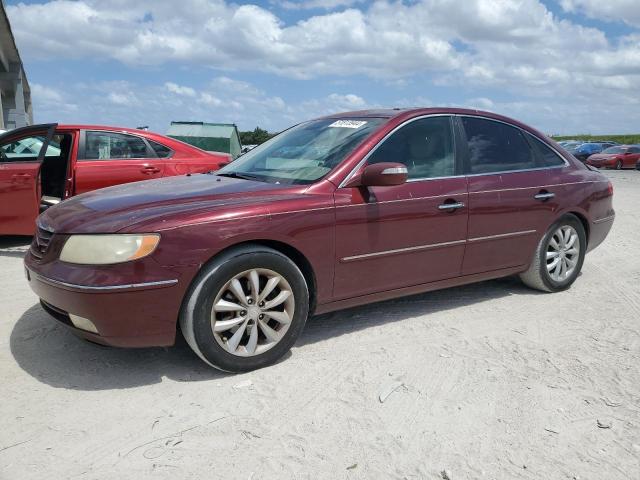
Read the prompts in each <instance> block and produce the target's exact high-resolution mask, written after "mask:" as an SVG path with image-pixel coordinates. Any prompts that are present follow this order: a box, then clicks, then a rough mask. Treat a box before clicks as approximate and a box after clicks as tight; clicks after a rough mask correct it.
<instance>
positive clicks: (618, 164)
mask: <svg viewBox="0 0 640 480" xmlns="http://www.w3.org/2000/svg"><path fill="white" fill-rule="evenodd" d="M616 170H622V160H618V161H617V162H616Z"/></svg>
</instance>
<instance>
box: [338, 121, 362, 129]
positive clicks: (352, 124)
mask: <svg viewBox="0 0 640 480" xmlns="http://www.w3.org/2000/svg"><path fill="white" fill-rule="evenodd" d="M366 124H367V122H366V121H364V120H337V121H335V122H333V123H332V124H331V125H329V126H330V127H334V128H360V127H361V126H363V125H366Z"/></svg>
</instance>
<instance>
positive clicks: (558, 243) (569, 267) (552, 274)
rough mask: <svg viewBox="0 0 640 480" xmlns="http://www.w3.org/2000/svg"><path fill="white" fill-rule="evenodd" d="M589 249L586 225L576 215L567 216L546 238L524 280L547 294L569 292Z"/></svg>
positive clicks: (523, 275) (556, 224) (525, 273)
mask: <svg viewBox="0 0 640 480" xmlns="http://www.w3.org/2000/svg"><path fill="white" fill-rule="evenodd" d="M586 249H587V237H586V233H585V230H584V227H583V226H582V223H581V222H580V220H578V218H576V217H575V216H574V215H566V216H564V217H562V218H561V219H560V220H559V221H557V222H556V223H554V224H553V225H552V226H551V228H549V230H548V231H547V233H546V234H545V235H544V236H543V237H542V239H541V240H540V242H539V243H538V246H537V248H536V252H535V254H534V257H533V260H532V262H531V265H530V266H529V269H528V270H527V271H526V272H524V273H521V274H520V278H521V279H522V281H523V282H524V283H525V284H526V285H528V286H529V287H531V288H535V289H537V290H542V291H544V292H559V291H561V290H566V289H567V288H569V287H570V286H571V284H572V283H573V282H574V281H575V280H576V278H577V277H578V274H579V273H580V270H581V269H582V263H583V262H584V256H585V252H586Z"/></svg>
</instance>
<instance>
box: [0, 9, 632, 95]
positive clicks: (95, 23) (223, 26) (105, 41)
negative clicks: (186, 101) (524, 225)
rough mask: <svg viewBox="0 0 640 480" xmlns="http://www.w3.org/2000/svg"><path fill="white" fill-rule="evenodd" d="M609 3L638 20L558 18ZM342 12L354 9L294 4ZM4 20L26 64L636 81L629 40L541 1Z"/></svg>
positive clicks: (78, 12)
mask: <svg viewBox="0 0 640 480" xmlns="http://www.w3.org/2000/svg"><path fill="white" fill-rule="evenodd" d="M614 3H615V4H616V5H618V7H620V11H624V12H627V11H629V15H630V16H629V17H628V18H636V17H634V16H633V15H639V14H638V13H635V14H634V12H637V11H640V10H638V9H637V8H636V9H635V10H634V9H633V8H630V7H629V5H631V4H632V3H637V0H633V1H631V0H628V1H624V0H612V1H608V2H601V1H599V2H595V0H594V1H590V0H563V6H564V8H566V9H568V10H569V9H583V10H587V11H594V12H596V13H597V12H598V11H597V10H596V8H600V9H601V10H602V9H605V10H606V11H609V10H611V11H612V12H613V11H618V10H615V9H613V8H612V9H609V7H605V6H606V5H613V4H614ZM347 4H353V5H359V4H358V3H356V2H351V1H348V0H347V1H341V0H314V1H312V2H302V3H296V5H298V6H299V7H301V8H303V7H309V6H314V5H315V6H317V7H320V6H325V7H327V8H328V7H330V6H332V5H333V6H337V5H343V6H345V5H347ZM598 5H599V6H600V7H598ZM7 11H8V13H9V15H10V17H11V20H12V25H13V30H14V33H15V35H16V37H17V39H18V43H19V45H20V47H21V49H22V50H23V52H24V54H27V55H30V56H32V57H34V58H52V57H55V58H60V57H61V56H62V57H65V56H67V57H80V58H89V59H91V60H98V61H99V60H101V59H103V60H109V59H115V60H117V61H121V62H124V63H126V64H128V65H131V66H139V65H160V64H166V63H168V62H172V63H176V62H177V63H178V64H184V65H202V66H210V67H214V68H218V69H228V70H254V71H255V70H258V71H266V72H271V73H276V74H278V75H283V76H287V77H292V78H313V77H318V76H351V75H358V74H360V75H366V76H370V77H374V78H382V79H385V80H386V81H388V82H393V81H402V80H403V79H406V78H409V77H411V76H412V75H414V74H417V73H424V72H427V73H437V74H439V75H441V78H440V81H441V82H446V83H451V82H452V81H453V82H455V83H465V84H470V85H487V84H499V85H504V86H507V87H508V86H510V85H514V84H515V85H516V86H517V88H519V87H540V86H544V85H556V84H560V85H578V86H579V87H583V86H584V88H590V86H592V85H596V84H598V83H601V82H600V78H602V77H606V76H608V75H616V76H617V75H621V74H622V75H636V76H637V75H640V61H638V56H639V55H640V40H639V39H638V38H637V37H635V36H629V37H626V38H623V39H621V40H620V41H617V42H616V43H612V41H610V40H609V39H607V38H606V36H605V35H604V33H603V32H601V31H599V30H597V29H595V28H587V27H583V26H580V25H576V24H574V23H571V22H569V21H567V20H560V19H558V18H556V17H554V15H553V14H552V13H551V12H550V11H549V10H548V9H547V8H546V7H545V6H544V5H543V4H542V3H541V2H540V0H501V1H495V0H469V1H466V2H460V1H459V0H423V1H419V2H411V3H403V2H387V1H382V0H381V1H377V2H374V3H373V4H372V5H371V6H370V7H368V8H366V9H362V10H360V9H356V8H347V9H346V10H343V11H340V12H329V13H325V14H321V15H314V16H310V17H307V18H305V19H303V20H301V21H299V22H297V23H294V24H290V25H287V24H285V23H284V22H283V21H282V20H281V19H280V18H278V17H277V16H276V15H274V14H273V13H272V12H270V11H268V10H266V9H264V8H261V7H259V6H256V5H235V4H231V3H225V2H224V1H222V0H217V1H206V0H183V1H182V3H181V8H180V9H176V8H175V7H174V4H173V2H169V1H157V0H155V1H154V0H140V1H138V2H135V3H133V4H132V3H131V2H127V1H125V0H100V1H98V0H80V1H77V2H69V1H66V0H53V1H50V2H48V3H44V4H22V3H20V4H18V5H10V6H7ZM620 16H621V17H622V16H623V14H622V13H620ZM60 18H64V19H65V28H60V22H59V19H60ZM625 18H626V17H625ZM69 45H73V48H68V46H69ZM620 69H622V70H623V71H622V72H621V71H620ZM616 83H617V84H622V83H621V82H616ZM627 83H628V84H629V86H630V87H631V88H635V86H636V85H637V82H636V81H634V80H628V82H627ZM168 88H169V87H168ZM183 94H185V95H190V94H189V93H188V92H186V91H185V92H183Z"/></svg>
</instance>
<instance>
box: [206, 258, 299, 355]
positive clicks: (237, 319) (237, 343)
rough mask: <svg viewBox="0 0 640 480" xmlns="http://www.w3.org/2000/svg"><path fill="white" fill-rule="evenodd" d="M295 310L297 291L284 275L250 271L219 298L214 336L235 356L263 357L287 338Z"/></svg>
mask: <svg viewBox="0 0 640 480" xmlns="http://www.w3.org/2000/svg"><path fill="white" fill-rule="evenodd" d="M294 308H295V298H294V294H293V290H292V288H291V286H290V285H289V282H287V280H286V279H285V278H284V277H283V276H282V275H280V274H278V273H277V272H274V271H273V270H268V269H261V268H256V269H252V270H246V271H244V272H242V273H239V274H237V275H235V276H234V277H233V278H231V279H230V280H229V281H228V282H227V283H226V284H225V285H224V286H223V287H222V289H221V290H220V291H219V292H218V294H217V295H216V298H215V300H214V302H213V307H212V310H211V328H212V329H213V335H214V337H215V339H216V341H217V342H218V344H219V345H220V346H222V347H223V348H224V349H225V350H226V351H227V352H228V353H230V354H232V355H237V356H241V357H250V356H254V355H259V354H261V353H264V352H266V351H267V350H269V349H270V348H272V347H274V346H275V345H276V344H277V343H278V342H279V341H280V340H281V339H282V337H283V336H284V335H285V333H286V332H287V330H288V329H289V326H290V324H291V321H292V320H293V314H294Z"/></svg>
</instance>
